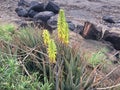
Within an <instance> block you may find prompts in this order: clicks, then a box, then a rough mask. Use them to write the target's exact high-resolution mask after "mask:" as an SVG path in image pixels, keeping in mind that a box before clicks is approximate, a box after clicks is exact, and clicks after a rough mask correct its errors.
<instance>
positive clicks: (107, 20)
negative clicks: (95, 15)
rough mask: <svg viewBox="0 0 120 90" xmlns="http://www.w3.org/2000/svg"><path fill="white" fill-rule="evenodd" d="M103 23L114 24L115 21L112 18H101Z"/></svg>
mask: <svg viewBox="0 0 120 90" xmlns="http://www.w3.org/2000/svg"><path fill="white" fill-rule="evenodd" d="M102 19H103V20H104V21H106V22H108V23H115V21H114V20H113V18H112V17H110V16H103V18H102Z"/></svg>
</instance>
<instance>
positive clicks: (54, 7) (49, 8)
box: [45, 1, 60, 14]
mask: <svg viewBox="0 0 120 90" xmlns="http://www.w3.org/2000/svg"><path fill="white" fill-rule="evenodd" d="M45 10H46V11H52V12H54V13H55V14H58V12H59V10H60V7H59V6H58V5H57V4H55V3H54V2H52V1H49V2H48V4H47V5H46V7H45Z"/></svg>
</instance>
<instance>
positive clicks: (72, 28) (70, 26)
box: [68, 21, 75, 31]
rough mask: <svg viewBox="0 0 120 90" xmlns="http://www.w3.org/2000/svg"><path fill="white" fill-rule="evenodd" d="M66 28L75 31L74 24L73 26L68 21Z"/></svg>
mask: <svg viewBox="0 0 120 90" xmlns="http://www.w3.org/2000/svg"><path fill="white" fill-rule="evenodd" d="M68 26H69V29H70V30H71V31H74V30H75V24H73V23H72V22H71V21H68Z"/></svg>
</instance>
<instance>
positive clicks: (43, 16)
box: [33, 11, 55, 22]
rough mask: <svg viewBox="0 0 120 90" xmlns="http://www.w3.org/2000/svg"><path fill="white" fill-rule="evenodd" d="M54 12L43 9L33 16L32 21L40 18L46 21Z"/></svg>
mask: <svg viewBox="0 0 120 90" xmlns="http://www.w3.org/2000/svg"><path fill="white" fill-rule="evenodd" d="M54 15H55V14H54V13H53V12H51V11H43V12H39V13H38V14H36V15H35V16H34V17H33V20H34V21H38V20H41V21H43V22H47V21H48V19H50V17H52V16H54Z"/></svg>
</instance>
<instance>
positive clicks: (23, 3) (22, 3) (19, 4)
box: [18, 0, 30, 7]
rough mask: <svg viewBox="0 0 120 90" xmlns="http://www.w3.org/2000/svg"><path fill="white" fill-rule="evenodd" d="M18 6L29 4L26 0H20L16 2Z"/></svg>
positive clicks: (27, 5)
mask: <svg viewBox="0 0 120 90" xmlns="http://www.w3.org/2000/svg"><path fill="white" fill-rule="evenodd" d="M18 6H26V7H29V6H30V4H29V3H28V2H26V1H25V0H20V1H19V2H18Z"/></svg>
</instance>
